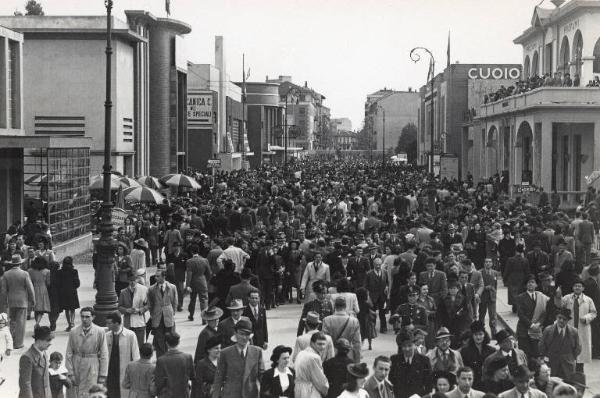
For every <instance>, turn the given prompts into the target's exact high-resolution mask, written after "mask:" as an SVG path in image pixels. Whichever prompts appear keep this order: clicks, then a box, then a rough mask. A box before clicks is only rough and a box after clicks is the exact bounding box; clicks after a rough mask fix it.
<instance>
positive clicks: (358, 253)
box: [348, 246, 371, 289]
mask: <svg viewBox="0 0 600 398" xmlns="http://www.w3.org/2000/svg"><path fill="white" fill-rule="evenodd" d="M348 269H349V273H350V275H352V285H353V286H354V288H355V289H357V288H359V287H362V286H364V284H365V280H366V277H367V272H368V271H369V270H370V269H371V265H370V264H369V259H368V258H367V257H365V256H364V255H363V248H362V247H359V246H357V247H356V249H354V257H351V258H350V260H348Z"/></svg>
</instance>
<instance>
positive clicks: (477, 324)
mask: <svg viewBox="0 0 600 398" xmlns="http://www.w3.org/2000/svg"><path fill="white" fill-rule="evenodd" d="M477 332H485V325H484V324H483V322H481V321H473V323H471V333H477Z"/></svg>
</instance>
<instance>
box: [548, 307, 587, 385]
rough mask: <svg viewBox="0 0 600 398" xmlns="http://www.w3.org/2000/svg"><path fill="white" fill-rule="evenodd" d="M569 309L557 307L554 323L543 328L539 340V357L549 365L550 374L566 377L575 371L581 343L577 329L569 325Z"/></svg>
mask: <svg viewBox="0 0 600 398" xmlns="http://www.w3.org/2000/svg"><path fill="white" fill-rule="evenodd" d="M570 319H571V310H570V309H568V308H559V309H558V310H557V314H556V323H555V324H553V325H550V326H548V327H547V328H546V329H544V333H543V334H542V339H541V340H540V346H539V351H540V353H539V354H540V357H541V358H543V359H544V361H545V362H546V363H547V364H548V366H550V369H551V370H552V376H556V377H561V378H563V379H564V378H568V377H570V376H571V375H572V374H573V373H574V372H575V363H576V360H577V356H578V355H579V354H580V353H581V344H580V342H579V336H578V333H577V329H575V328H574V327H573V326H571V325H569V320H570Z"/></svg>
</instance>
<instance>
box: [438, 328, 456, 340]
mask: <svg viewBox="0 0 600 398" xmlns="http://www.w3.org/2000/svg"><path fill="white" fill-rule="evenodd" d="M444 337H452V333H450V331H449V330H448V328H446V327H443V326H442V327H441V328H439V329H438V331H437V333H436V334H435V339H436V340H437V339H443V338H444Z"/></svg>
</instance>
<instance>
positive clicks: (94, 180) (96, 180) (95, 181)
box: [90, 174, 122, 191]
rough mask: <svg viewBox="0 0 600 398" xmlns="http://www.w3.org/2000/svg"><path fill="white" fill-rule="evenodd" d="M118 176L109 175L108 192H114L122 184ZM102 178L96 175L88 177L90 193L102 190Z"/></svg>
mask: <svg viewBox="0 0 600 398" xmlns="http://www.w3.org/2000/svg"><path fill="white" fill-rule="evenodd" d="M119 178H120V177H119V176H118V175H114V174H111V176H110V190H111V191H116V190H117V189H119V187H120V186H121V184H122V182H121V181H120V180H119ZM103 184H104V176H103V175H102V174H98V175H95V176H92V177H90V191H94V190H100V189H103V188H104V185H103Z"/></svg>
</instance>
